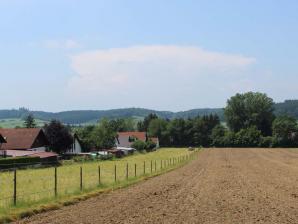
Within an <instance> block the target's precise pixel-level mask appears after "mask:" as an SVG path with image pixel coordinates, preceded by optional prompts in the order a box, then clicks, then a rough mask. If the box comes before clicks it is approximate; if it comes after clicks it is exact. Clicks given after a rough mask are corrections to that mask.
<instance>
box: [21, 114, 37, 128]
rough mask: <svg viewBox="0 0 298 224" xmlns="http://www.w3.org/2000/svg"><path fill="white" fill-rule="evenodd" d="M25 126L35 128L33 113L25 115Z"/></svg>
mask: <svg viewBox="0 0 298 224" xmlns="http://www.w3.org/2000/svg"><path fill="white" fill-rule="evenodd" d="M24 126H25V128H35V127H36V123H35V119H34V116H33V114H28V116H26V117H25V121H24Z"/></svg>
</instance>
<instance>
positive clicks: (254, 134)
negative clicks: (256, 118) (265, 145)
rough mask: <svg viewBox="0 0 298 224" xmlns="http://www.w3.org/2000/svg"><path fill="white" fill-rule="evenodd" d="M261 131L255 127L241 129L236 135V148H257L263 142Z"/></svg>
mask: <svg viewBox="0 0 298 224" xmlns="http://www.w3.org/2000/svg"><path fill="white" fill-rule="evenodd" d="M261 136H262V134H261V131H260V130H258V129H257V128H256V127H255V126H251V127H249V128H245V129H241V130H240V131H239V132H237V133H236V135H235V137H236V139H235V146H238V147H257V146H259V144H260V141H261Z"/></svg>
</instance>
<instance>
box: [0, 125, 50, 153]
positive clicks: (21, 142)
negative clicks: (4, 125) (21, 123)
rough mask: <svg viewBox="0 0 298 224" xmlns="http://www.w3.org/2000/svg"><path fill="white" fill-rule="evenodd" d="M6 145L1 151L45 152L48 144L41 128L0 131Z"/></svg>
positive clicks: (3, 145)
mask: <svg viewBox="0 0 298 224" xmlns="http://www.w3.org/2000/svg"><path fill="white" fill-rule="evenodd" d="M0 134H1V135H2V136H3V137H4V138H5V140H6V143H3V144H2V148H1V150H30V151H40V152H45V151H46V149H47V146H48V144H49V142H48V140H47V138H46V136H45V134H44V132H43V130H42V129H41V128H15V129H0Z"/></svg>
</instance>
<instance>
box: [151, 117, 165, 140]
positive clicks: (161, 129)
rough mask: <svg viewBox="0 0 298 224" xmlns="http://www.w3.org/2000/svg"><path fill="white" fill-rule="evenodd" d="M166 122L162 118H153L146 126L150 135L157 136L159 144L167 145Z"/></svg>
mask: <svg viewBox="0 0 298 224" xmlns="http://www.w3.org/2000/svg"><path fill="white" fill-rule="evenodd" d="M167 126H168V122H167V121H166V120H164V119H160V118H159V119H153V120H152V121H151V122H150V124H149V127H148V134H149V136H150V137H158V139H159V142H160V145H167V144H168V142H169V136H168V132H167Z"/></svg>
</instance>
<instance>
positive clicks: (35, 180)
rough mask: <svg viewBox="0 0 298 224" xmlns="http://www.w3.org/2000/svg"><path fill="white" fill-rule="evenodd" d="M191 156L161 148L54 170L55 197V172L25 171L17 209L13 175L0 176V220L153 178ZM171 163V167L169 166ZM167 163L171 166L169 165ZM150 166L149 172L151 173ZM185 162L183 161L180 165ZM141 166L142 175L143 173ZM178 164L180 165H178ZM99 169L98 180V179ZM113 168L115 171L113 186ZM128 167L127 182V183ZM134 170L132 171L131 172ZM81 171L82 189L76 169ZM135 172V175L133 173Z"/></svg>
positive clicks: (20, 177)
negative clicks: (24, 209)
mask: <svg viewBox="0 0 298 224" xmlns="http://www.w3.org/2000/svg"><path fill="white" fill-rule="evenodd" d="M190 155H191V152H189V151H188V150H187V149H170V148H164V149H160V150H158V151H156V152H152V153H145V154H141V153H138V154H136V155H132V156H128V157H125V158H123V159H118V160H112V161H100V162H99V161H97V162H85V163H75V164H69V165H63V166H61V167H58V168H57V193H58V194H57V195H56V197H55V168H43V169H27V170H18V171H17V185H16V186H17V187H16V190H17V206H14V205H13V193H14V181H13V179H14V174H13V172H2V173H0V217H1V213H7V212H9V210H10V209H14V208H19V207H26V206H27V207H28V206H32V205H34V204H40V203H49V202H51V201H55V200H57V199H60V198H67V197H70V196H73V195H79V194H81V193H84V192H90V191H92V190H95V189H103V188H109V187H114V186H115V187H117V185H119V184H121V183H122V184H123V183H125V182H126V181H130V180H136V179H138V178H140V177H143V176H150V175H154V173H156V172H160V171H165V170H167V169H171V168H173V166H177V165H178V164H179V163H178V160H181V159H183V158H184V159H187V158H189V156H190ZM173 160H175V164H173ZM170 161H171V162H172V164H170ZM151 162H152V172H151ZM180 162H186V160H183V161H180ZM144 163H145V172H144ZM180 164H181V163H180ZM99 166H100V179H99ZM115 166H116V170H117V176H116V178H117V179H116V182H115ZM127 166H128V180H127V173H126V172H127ZM135 167H136V170H135ZM81 168H82V185H83V189H82V191H81V189H80V187H81V178H80V169H81ZM135 171H136V173H135ZM135 175H136V177H135Z"/></svg>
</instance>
